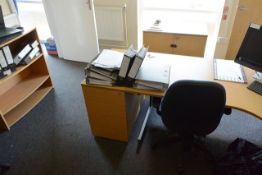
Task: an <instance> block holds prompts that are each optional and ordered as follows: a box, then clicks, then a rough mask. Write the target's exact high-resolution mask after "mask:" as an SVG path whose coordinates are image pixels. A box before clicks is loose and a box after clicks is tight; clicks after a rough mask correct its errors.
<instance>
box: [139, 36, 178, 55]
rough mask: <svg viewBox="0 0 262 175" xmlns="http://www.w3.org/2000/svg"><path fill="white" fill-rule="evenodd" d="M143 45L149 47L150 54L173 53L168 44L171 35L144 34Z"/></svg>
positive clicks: (171, 38) (171, 40)
mask: <svg viewBox="0 0 262 175" xmlns="http://www.w3.org/2000/svg"><path fill="white" fill-rule="evenodd" d="M143 37H144V45H145V46H146V47H149V51H150V52H161V53H171V54H172V53H173V48H172V47H170V44H171V43H172V42H173V35H172V34H167V33H155V32H144V36H143Z"/></svg>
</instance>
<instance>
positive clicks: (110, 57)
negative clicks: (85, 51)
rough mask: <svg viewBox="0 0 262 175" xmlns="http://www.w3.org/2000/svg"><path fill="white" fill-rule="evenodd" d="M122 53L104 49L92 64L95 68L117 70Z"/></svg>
mask: <svg viewBox="0 0 262 175" xmlns="http://www.w3.org/2000/svg"><path fill="white" fill-rule="evenodd" d="M123 57H124V53H121V52H117V51H114V50H109V49H104V50H103V51H102V52H101V53H100V55H99V56H98V58H97V59H96V60H95V61H94V62H93V63H92V64H93V65H94V66H96V67H101V68H106V69H119V68H120V66H121V62H122V60H123Z"/></svg>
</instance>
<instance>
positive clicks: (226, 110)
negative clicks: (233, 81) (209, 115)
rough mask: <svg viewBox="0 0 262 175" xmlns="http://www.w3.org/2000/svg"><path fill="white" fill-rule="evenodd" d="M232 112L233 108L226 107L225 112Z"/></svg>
mask: <svg viewBox="0 0 262 175" xmlns="http://www.w3.org/2000/svg"><path fill="white" fill-rule="evenodd" d="M231 113H232V108H229V107H225V110H224V114H226V115H230V114H231Z"/></svg>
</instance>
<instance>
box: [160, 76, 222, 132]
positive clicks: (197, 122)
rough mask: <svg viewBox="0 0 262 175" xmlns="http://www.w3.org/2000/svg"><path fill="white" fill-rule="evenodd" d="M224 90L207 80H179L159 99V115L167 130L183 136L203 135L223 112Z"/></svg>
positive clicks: (214, 124)
mask: <svg viewBox="0 0 262 175" xmlns="http://www.w3.org/2000/svg"><path fill="white" fill-rule="evenodd" d="M225 103H226V92H225V89H224V87H223V86H222V85H220V84H218V83H215V82H209V81H194V80H180V81H177V82H175V83H173V84H172V85H171V86H170V87H169V88H168V89H167V92H166V94H165V96H164V97H163V99H162V102H161V106H160V113H161V118H162V121H163V123H164V125H165V126H166V127H167V128H168V129H169V130H170V131H175V132H177V133H179V134H186V135H207V134H209V133H211V132H212V131H214V130H215V129H216V128H217V126H218V124H219V122H220V120H221V117H222V115H223V113H224V109H225Z"/></svg>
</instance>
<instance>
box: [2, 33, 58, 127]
mask: <svg viewBox="0 0 262 175" xmlns="http://www.w3.org/2000/svg"><path fill="white" fill-rule="evenodd" d="M35 40H37V41H38V42H39V43H40V41H39V38H38V35H37V31H36V29H33V30H30V31H28V32H25V33H23V34H22V35H20V36H17V37H16V38H13V39H11V40H9V41H7V42H6V43H2V44H1V45H0V47H4V46H6V45H8V46H9V47H10V50H11V53H12V55H13V56H14V55H16V54H17V53H18V52H19V50H22V48H23V47H24V46H25V45H27V44H31V43H32V42H33V41H35ZM39 47H40V55H39V56H37V57H36V58H34V59H32V61H31V62H30V63H29V64H27V65H23V66H18V67H17V69H16V71H15V72H13V73H12V74H11V75H9V76H7V77H5V78H3V79H1V80H0V128H1V129H8V130H9V129H10V127H11V126H12V125H14V124H15V123H16V122H18V121H19V120H20V119H22V118H23V117H24V116H25V115H26V114H27V113H28V112H29V111H30V110H31V109H33V108H34V107H35V106H36V105H37V104H38V103H39V102H40V101H41V100H42V99H43V98H44V97H45V96H46V95H47V94H48V92H50V91H51V90H52V88H53V86H52V81H51V77H50V75H49V72H48V68H47V65H46V62H45V57H44V55H43V50H42V48H41V46H40V45H39Z"/></svg>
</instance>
